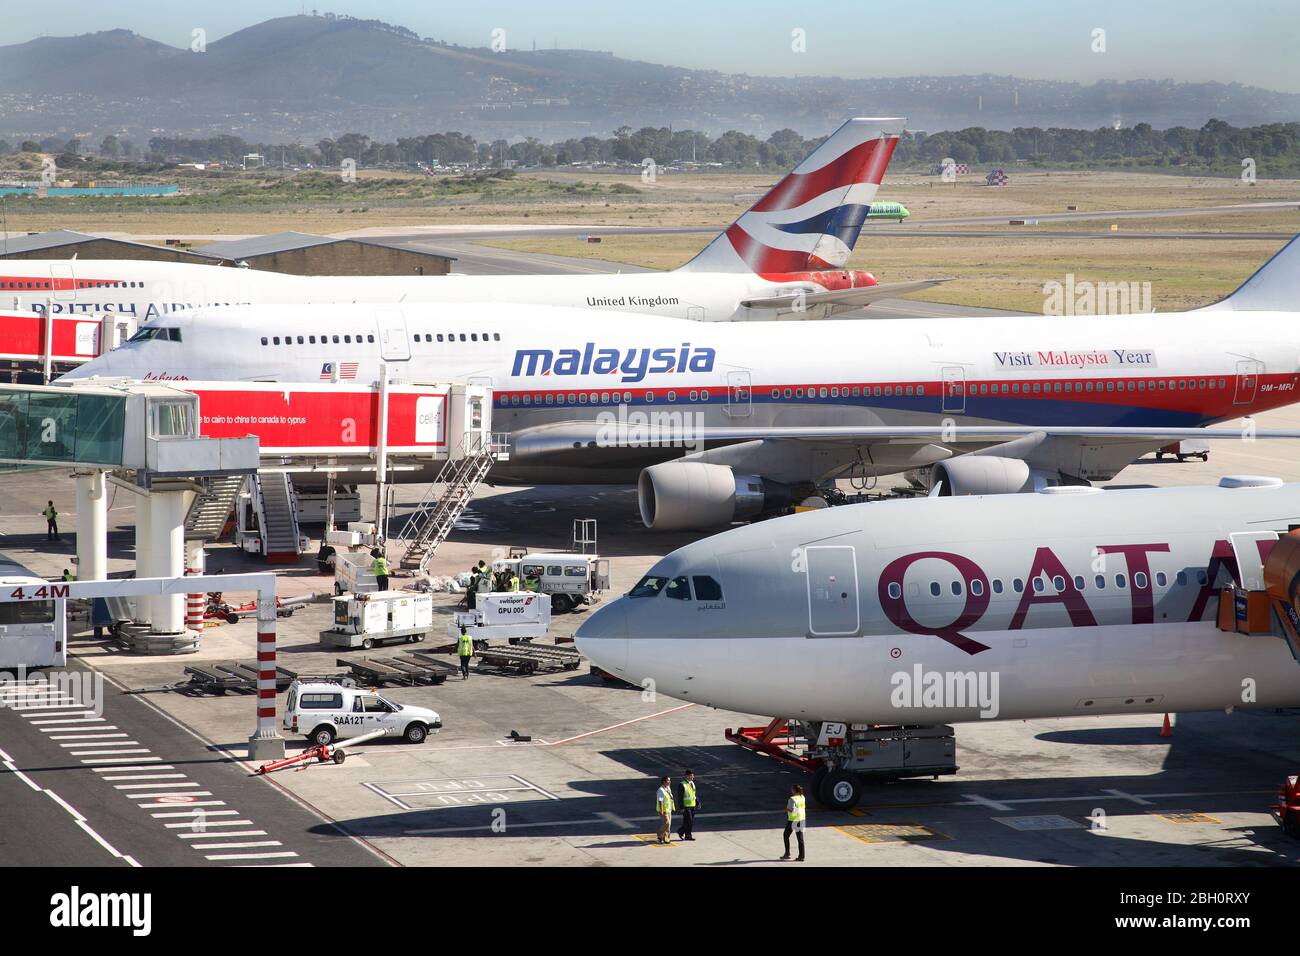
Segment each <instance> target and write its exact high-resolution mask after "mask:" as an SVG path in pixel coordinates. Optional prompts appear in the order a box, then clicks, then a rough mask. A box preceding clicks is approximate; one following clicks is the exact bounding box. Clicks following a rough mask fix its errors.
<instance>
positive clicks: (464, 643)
mask: <svg viewBox="0 0 1300 956" xmlns="http://www.w3.org/2000/svg"><path fill="white" fill-rule="evenodd" d="M456 653H457V654H458V655H459V656H460V679H461V680H469V659H470V658H471V657H473V656H474V639H473V638H471V637H470V636H469V631H467V630H465V625H464V624H462V625H461V626H460V637H458V638H456Z"/></svg>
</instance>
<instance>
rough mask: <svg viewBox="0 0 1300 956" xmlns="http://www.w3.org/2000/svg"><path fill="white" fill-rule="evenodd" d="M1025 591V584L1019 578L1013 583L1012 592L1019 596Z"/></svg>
mask: <svg viewBox="0 0 1300 956" xmlns="http://www.w3.org/2000/svg"><path fill="white" fill-rule="evenodd" d="M1024 589H1025V584H1024V582H1023V581H1021V580H1020V579H1019V578H1015V579H1014V580H1013V581H1012V582H1011V590H1013V591H1015V592H1016V593H1017V594H1019V593H1020V592H1021V591H1023V590H1024Z"/></svg>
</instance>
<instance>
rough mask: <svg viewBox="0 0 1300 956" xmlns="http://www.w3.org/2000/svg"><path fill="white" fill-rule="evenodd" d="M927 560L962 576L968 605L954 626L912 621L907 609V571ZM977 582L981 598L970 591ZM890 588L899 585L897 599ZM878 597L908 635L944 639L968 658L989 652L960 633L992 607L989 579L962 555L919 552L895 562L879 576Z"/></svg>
mask: <svg viewBox="0 0 1300 956" xmlns="http://www.w3.org/2000/svg"><path fill="white" fill-rule="evenodd" d="M925 558H934V559H936V560H939V561H947V562H948V563H949V564H951V565H952V566H953V567H954V568H956V569H957V571H958V573H959V574H961V577H962V581H963V582H964V583H965V587H964V589H963V593H964V594H965V596H966V601H965V603H964V604H963V605H962V609H961V613H960V614H959V615H957V618H956V620H954V621H953V622H952V623H951V624H946V625H944V626H942V627H927V626H925V625H924V624H922V623H921V622H920V621H918V620H916V618H914V617H912V614H911V612H910V611H909V610H908V609H907V597H906V595H907V591H906V589H905V588H904V587H903V578H904V577H906V576H907V569H908V568H910V567H911V566H912V565H913V564H915V563H916V562H917V561H921V560H923V559H925ZM977 581H978V582H979V585H980V587H979V594H976V593H975V592H974V591H973V590H972V589H971V585H972V584H973V583H974V582H977ZM891 584H896V585H898V588H897V590H898V597H891V596H890V594H889V586H890V585H891ZM878 593H879V597H880V606H881V607H882V608H883V609H884V611H885V616H886V617H887V618H889V620H890V621H891V622H893V624H894V625H895V626H897V627H899V628H901V629H902V630H904V631H907V632H908V633H909V634H930V635H933V636H934V637H941V638H943V639H944V640H945V641H947V642H948V643H949V644H952V645H953V646H954V647H959V648H961V649H962V650H963V651H965V652H966V653H967V654H972V655H974V654H978V653H980V651H987V650H988V649H989V647H988V645H987V644H981V643H980V642H979V641H976V640H973V639H972V638H969V637H967V636H966V635H965V634H962V633H961V632H962V631H963V630H965V629H966V628H968V627H970V626H971V625H973V624H974V623H975V622H976V621H978V620H979V619H980V618H981V617H983V616H984V612H985V611H987V610H988V606H989V579H988V576H987V575H985V574H984V572H983V571H982V570H980V566H979V565H978V564H976V563H975V562H974V561H972V560H971V559H970V558H964V557H962V556H961V555H960V554H953V553H951V552H949V551H918V552H917V553H915V554H907V555H904V556H903V557H901V558H895V559H894V560H893V561H891V562H890V563H889V565H888V566H887V567H886V568H885V570H884V571H882V572H881V574H880V583H879V589H878Z"/></svg>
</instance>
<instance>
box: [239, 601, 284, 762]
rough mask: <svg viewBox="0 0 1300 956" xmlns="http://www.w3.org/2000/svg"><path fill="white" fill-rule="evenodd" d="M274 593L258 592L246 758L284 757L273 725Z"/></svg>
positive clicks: (274, 677)
mask: <svg viewBox="0 0 1300 956" xmlns="http://www.w3.org/2000/svg"><path fill="white" fill-rule="evenodd" d="M275 679H276V670H275V592H274V591H272V592H271V593H270V594H267V593H266V592H264V591H258V592H257V730H256V731H255V732H254V733H253V736H252V737H249V738H248V759H249V760H272V759H276V758H277V757H283V756H284V738H283V737H281V736H280V735H279V733H278V732H277V730H276V726H275Z"/></svg>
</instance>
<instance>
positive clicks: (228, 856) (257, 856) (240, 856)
mask: <svg viewBox="0 0 1300 956" xmlns="http://www.w3.org/2000/svg"><path fill="white" fill-rule="evenodd" d="M297 855H298V854H297V853H294V852H292V851H289V852H287V853H205V854H204V858H205V859H208V860H275V859H281V860H282V859H284V858H285V857H293V856H297Z"/></svg>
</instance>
